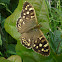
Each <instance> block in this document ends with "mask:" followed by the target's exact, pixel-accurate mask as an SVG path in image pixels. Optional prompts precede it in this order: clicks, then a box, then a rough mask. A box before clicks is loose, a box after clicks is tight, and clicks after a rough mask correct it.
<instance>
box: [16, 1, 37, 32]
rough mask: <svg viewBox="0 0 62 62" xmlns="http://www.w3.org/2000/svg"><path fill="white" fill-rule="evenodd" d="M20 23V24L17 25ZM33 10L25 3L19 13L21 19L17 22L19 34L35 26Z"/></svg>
mask: <svg viewBox="0 0 62 62" xmlns="http://www.w3.org/2000/svg"><path fill="white" fill-rule="evenodd" d="M19 22H20V23H19ZM37 24H38V22H37V19H36V14H35V10H34V8H33V7H32V5H31V4H29V3H28V2H25V3H24V5H23V9H22V12H21V17H20V18H19V19H18V21H17V29H18V31H19V32H20V33H24V32H27V31H29V30H30V29H32V28H34V27H35V26H37Z"/></svg>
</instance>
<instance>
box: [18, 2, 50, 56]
mask: <svg viewBox="0 0 62 62" xmlns="http://www.w3.org/2000/svg"><path fill="white" fill-rule="evenodd" d="M17 29H18V31H19V32H20V33H21V43H22V44H23V45H24V46H25V47H27V48H32V49H33V50H34V51H36V52H38V53H40V54H42V55H43V56H48V55H49V54H50V47H49V43H48V41H47V40H46V38H45V36H44V35H43V33H42V31H41V30H40V29H39V28H38V22H37V18H36V14H35V10H34V8H33V6H32V5H31V4H30V3H28V2H25V3H24V4H23V9H22V12H21V17H20V18H19V19H18V20H17Z"/></svg>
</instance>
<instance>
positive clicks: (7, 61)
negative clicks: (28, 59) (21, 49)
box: [0, 57, 13, 62]
mask: <svg viewBox="0 0 62 62" xmlns="http://www.w3.org/2000/svg"><path fill="white" fill-rule="evenodd" d="M0 62H13V61H9V60H7V59H5V58H4V57H0Z"/></svg>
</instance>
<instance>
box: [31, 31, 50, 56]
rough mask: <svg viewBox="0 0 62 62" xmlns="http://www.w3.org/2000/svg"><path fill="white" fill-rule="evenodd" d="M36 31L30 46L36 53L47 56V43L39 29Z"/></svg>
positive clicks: (48, 50) (48, 49)
mask: <svg viewBox="0 0 62 62" xmlns="http://www.w3.org/2000/svg"><path fill="white" fill-rule="evenodd" d="M37 32H38V34H34V35H35V36H37V37H33V38H34V41H33V42H32V48H33V50H34V51H36V52H37V53H40V54H42V55H43V56H48V55H49V54H50V47H49V43H48V41H47V39H46V38H45V36H44V35H43V33H42V31H41V30H37Z"/></svg>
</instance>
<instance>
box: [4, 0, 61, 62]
mask: <svg viewBox="0 0 62 62" xmlns="http://www.w3.org/2000/svg"><path fill="white" fill-rule="evenodd" d="M24 1H25V0H24ZM24 1H23V0H19V4H18V7H17V8H16V9H15V11H14V13H13V14H12V15H10V16H9V17H8V18H7V19H6V20H5V24H4V27H5V30H6V31H7V32H8V33H9V34H10V35H11V36H12V37H13V38H15V39H16V40H17V41H18V42H17V45H16V53H17V54H18V55H19V56H21V57H22V59H23V61H24V62H58V61H60V59H61V57H62V55H60V56H57V55H56V54H55V53H54V52H53V50H51V51H50V56H48V57H44V56H42V55H40V54H38V53H36V52H34V51H33V50H32V49H27V48H25V47H24V46H22V44H21V43H20V40H19V39H20V36H21V34H20V33H18V32H17V29H16V21H17V19H18V18H19V17H20V14H21V10H22V5H23V3H24ZM26 1H28V2H29V3H31V4H32V5H33V6H34V8H35V11H36V15H37V18H38V22H39V24H41V25H42V27H41V29H42V31H43V32H45V33H46V32H48V29H49V23H48V21H49V16H48V10H47V5H46V3H45V0H34V1H33V0H26Z"/></svg>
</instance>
